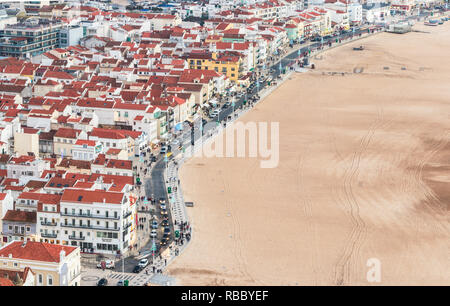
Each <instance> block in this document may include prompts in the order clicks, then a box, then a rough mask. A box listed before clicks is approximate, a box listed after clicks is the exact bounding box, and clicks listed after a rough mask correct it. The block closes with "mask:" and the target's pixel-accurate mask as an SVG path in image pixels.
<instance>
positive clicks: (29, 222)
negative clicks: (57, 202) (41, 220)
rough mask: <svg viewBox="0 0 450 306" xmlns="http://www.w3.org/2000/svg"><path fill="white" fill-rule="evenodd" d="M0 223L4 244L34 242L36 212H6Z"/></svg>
mask: <svg viewBox="0 0 450 306" xmlns="http://www.w3.org/2000/svg"><path fill="white" fill-rule="evenodd" d="M2 221H3V228H2V236H3V242H4V243H6V242H11V241H16V240H18V241H20V240H22V241H30V240H32V241H35V240H36V212H30V211H20V210H8V211H7V212H6V214H5V216H4V217H3V220H2Z"/></svg>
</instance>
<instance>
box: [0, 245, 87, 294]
mask: <svg viewBox="0 0 450 306" xmlns="http://www.w3.org/2000/svg"><path fill="white" fill-rule="evenodd" d="M80 261H81V257H80V249H79V248H77V247H71V246H62V245H57V244H49V243H44V242H33V241H28V242H26V241H15V242H11V243H9V244H6V245H5V246H3V247H2V248H1V249H0V267H1V268H2V270H9V271H17V272H22V271H24V270H25V269H31V270H32V271H33V273H34V275H35V277H36V278H35V282H34V283H35V285H37V286H80V281H81V263H80Z"/></svg>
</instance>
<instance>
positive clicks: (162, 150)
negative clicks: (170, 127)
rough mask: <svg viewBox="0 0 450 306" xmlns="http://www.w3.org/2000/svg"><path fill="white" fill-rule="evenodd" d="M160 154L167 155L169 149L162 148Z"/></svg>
mask: <svg viewBox="0 0 450 306" xmlns="http://www.w3.org/2000/svg"><path fill="white" fill-rule="evenodd" d="M159 153H160V154H166V153H167V147H162V148H161V150H160V151H159Z"/></svg>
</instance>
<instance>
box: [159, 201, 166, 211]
mask: <svg viewBox="0 0 450 306" xmlns="http://www.w3.org/2000/svg"><path fill="white" fill-rule="evenodd" d="M159 206H160V207H161V209H162V210H164V209H167V207H166V203H161V204H159Z"/></svg>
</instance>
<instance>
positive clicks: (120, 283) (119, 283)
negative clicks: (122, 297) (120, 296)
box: [117, 279, 125, 287]
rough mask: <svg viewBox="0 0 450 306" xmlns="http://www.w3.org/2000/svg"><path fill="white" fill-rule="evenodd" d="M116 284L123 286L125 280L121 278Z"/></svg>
mask: <svg viewBox="0 0 450 306" xmlns="http://www.w3.org/2000/svg"><path fill="white" fill-rule="evenodd" d="M117 286H120V287H123V286H125V282H124V281H123V279H121V280H119V281H118V282H117Z"/></svg>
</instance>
